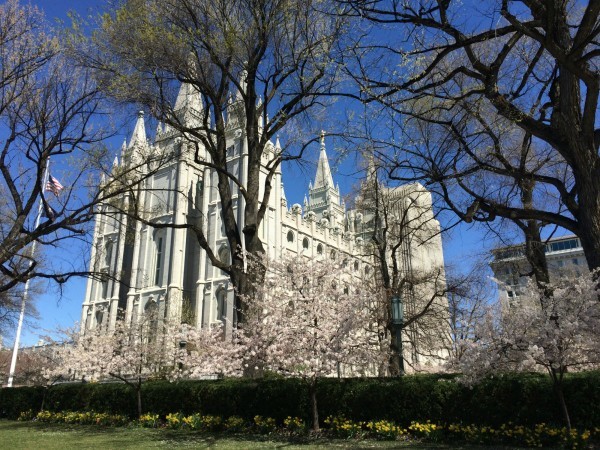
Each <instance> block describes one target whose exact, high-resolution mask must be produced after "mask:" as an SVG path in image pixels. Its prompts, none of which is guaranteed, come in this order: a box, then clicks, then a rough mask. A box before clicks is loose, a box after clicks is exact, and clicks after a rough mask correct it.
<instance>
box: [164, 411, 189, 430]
mask: <svg viewBox="0 0 600 450" xmlns="http://www.w3.org/2000/svg"><path fill="white" fill-rule="evenodd" d="M165 419H166V426H167V428H172V429H174V430H178V429H179V428H181V427H184V426H186V425H187V423H186V421H185V420H184V419H185V416H184V415H183V414H182V413H171V414H167V417H166V418H165Z"/></svg>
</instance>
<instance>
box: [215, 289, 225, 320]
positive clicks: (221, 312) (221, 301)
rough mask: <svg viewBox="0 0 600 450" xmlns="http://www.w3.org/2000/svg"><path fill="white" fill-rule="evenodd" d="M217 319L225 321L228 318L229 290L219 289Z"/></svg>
mask: <svg viewBox="0 0 600 450" xmlns="http://www.w3.org/2000/svg"><path fill="white" fill-rule="evenodd" d="M216 319H217V320H220V321H221V322H224V321H225V319H227V291H226V290H225V289H219V290H218V291H217V317H216Z"/></svg>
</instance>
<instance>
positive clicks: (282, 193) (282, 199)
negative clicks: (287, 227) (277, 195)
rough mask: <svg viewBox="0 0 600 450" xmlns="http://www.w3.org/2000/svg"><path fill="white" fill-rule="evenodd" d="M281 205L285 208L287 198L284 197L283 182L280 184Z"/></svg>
mask: <svg viewBox="0 0 600 450" xmlns="http://www.w3.org/2000/svg"><path fill="white" fill-rule="evenodd" d="M281 204H282V205H283V206H287V198H286V197H285V189H284V188H283V181H282V182H281Z"/></svg>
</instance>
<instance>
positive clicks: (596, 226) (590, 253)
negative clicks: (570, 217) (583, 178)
mask: <svg viewBox="0 0 600 450" xmlns="http://www.w3.org/2000/svg"><path fill="white" fill-rule="evenodd" d="M586 190H587V188H586ZM591 195H595V198H594V199H593V200H592V202H593V203H594V205H593V207H589V206H588V207H586V208H582V209H581V211H580V213H579V217H578V219H579V223H580V224H581V225H580V230H579V233H578V235H579V238H580V239H581V245H582V247H583V252H584V254H585V259H586V261H587V265H588V268H589V269H590V270H594V269H598V268H600V205H599V204H597V203H598V202H600V188H599V189H598V190H597V191H595V194H593V193H590V196H591ZM588 205H589V203H588Z"/></svg>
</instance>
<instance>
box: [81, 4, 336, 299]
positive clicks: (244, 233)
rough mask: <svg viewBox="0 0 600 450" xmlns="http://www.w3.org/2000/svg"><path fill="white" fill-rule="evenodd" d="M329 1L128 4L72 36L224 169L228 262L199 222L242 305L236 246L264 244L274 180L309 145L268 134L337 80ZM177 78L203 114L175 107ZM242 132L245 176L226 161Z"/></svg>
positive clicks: (125, 94)
mask: <svg viewBox="0 0 600 450" xmlns="http://www.w3.org/2000/svg"><path fill="white" fill-rule="evenodd" d="M333 8H334V5H332V4H331V3H329V2H328V1H322V0H281V1H271V0H260V1H249V0H235V1H224V0H223V1H216V2H209V1H205V0H167V1H162V0H161V1H158V0H128V1H125V2H123V4H122V7H120V8H119V9H117V10H116V11H112V12H110V13H108V14H106V15H104V16H103V17H102V19H101V25H100V28H99V29H98V30H97V31H96V33H95V35H94V36H93V38H92V40H91V41H90V42H88V41H85V40H84V43H83V44H82V43H81V42H80V41H79V40H74V42H76V44H77V45H76V49H75V50H76V52H77V54H78V55H79V58H80V61H81V62H82V63H83V64H84V65H86V66H87V67H91V68H93V69H94V70H95V73H96V77H97V80H99V82H100V84H101V86H102V88H103V89H104V91H105V92H107V93H108V94H109V95H111V96H113V98H115V99H116V100H117V101H121V102H133V103H136V104H138V105H142V106H143V107H144V108H145V109H147V110H149V111H150V112H151V113H152V114H153V115H154V116H155V117H156V118H157V119H158V120H160V121H162V122H165V123H166V124H167V125H168V126H170V127H172V128H173V129H176V130H178V131H179V132H181V133H182V135H183V137H184V138H185V139H186V141H187V144H188V145H187V146H186V148H188V151H191V152H194V159H195V162H196V163H198V164H200V165H205V166H208V167H211V168H212V169H214V170H215V171H216V172H217V177H218V194H219V199H220V203H221V207H222V213H221V214H222V220H223V224H224V231H225V234H226V236H227V239H228V243H229V248H230V249H231V260H230V261H222V260H221V259H220V258H219V256H218V254H217V252H216V249H213V248H211V246H210V244H209V242H208V240H207V237H206V235H205V232H204V230H203V229H201V228H199V227H191V228H192V231H193V232H194V233H195V234H196V237H197V238H198V242H199V244H200V246H201V247H202V248H203V249H204V250H205V251H206V254H207V256H208V258H209V259H210V260H211V262H212V264H213V265H214V266H216V267H218V268H220V269H221V270H223V271H224V272H226V273H228V274H229V275H230V277H231V280H232V282H233V284H234V286H235V288H236V295H238V297H237V305H238V308H239V306H240V303H239V294H243V293H245V292H246V290H247V289H248V286H249V284H248V274H247V270H246V265H245V258H244V253H243V252H240V251H239V250H240V249H243V250H245V251H246V252H248V253H249V254H257V253H261V252H263V244H262V242H261V240H260V238H259V227H260V224H261V222H262V220H263V218H264V216H265V213H266V211H267V207H268V204H269V201H268V200H269V196H270V195H271V191H272V189H273V186H272V179H273V176H274V174H275V172H276V170H277V169H278V168H279V165H280V163H281V161H282V160H285V159H290V158H298V157H300V156H301V154H302V150H303V148H304V147H305V145H306V142H305V143H304V144H305V145H304V146H302V145H301V146H300V148H297V150H298V151H297V153H293V154H292V153H291V152H286V151H285V149H284V150H281V149H280V148H276V149H275V151H274V152H269V151H268V148H269V145H270V144H269V142H270V141H271V140H272V139H274V138H275V137H276V136H277V134H278V133H279V132H281V131H282V130H284V127H286V125H288V130H289V131H290V134H291V135H293V134H294V132H293V129H294V127H292V128H290V127H289V125H291V123H294V124H295V125H296V126H298V125H299V124H301V123H302V120H304V119H306V118H307V117H308V116H307V114H308V113H309V112H310V111H312V110H315V109H318V108H316V107H318V106H322V95H324V94H327V93H329V92H330V91H331V89H332V86H334V85H335V83H336V81H337V73H338V66H337V65H336V64H334V62H333V56H334V55H336V54H337V53H338V52H339V51H340V48H342V47H343V40H344V33H345V26H346V19H345V18H343V17H342V16H335V15H331V14H328V13H329V12H332V10H333ZM181 83H184V84H185V85H186V86H187V87H188V89H189V93H190V95H191V96H195V97H196V98H198V99H199V101H198V103H197V105H198V107H197V108H196V111H195V120H192V121H190V120H187V118H186V117H181V115H180V114H178V113H177V111H174V102H173V100H174V95H173V92H174V89H178V88H179V86H180V84H181ZM235 129H237V130H239V131H241V135H238V138H240V139H241V140H242V141H245V142H246V143H247V144H246V148H245V151H247V155H248V156H247V164H246V166H245V168H244V170H242V174H241V176H239V175H238V174H237V173H235V172H234V171H233V170H232V167H231V165H228V164H227V163H226V159H227V143H228V140H230V139H231V138H232V133H233V131H232V130H235ZM296 129H297V127H296ZM271 142H272V141H271ZM203 152H206V153H207V155H208V157H207V158H204V157H202V155H203ZM263 166H266V167H267V174H266V176H264V175H261V167H263ZM237 192H239V195H240V197H241V201H240V202H239V204H240V208H241V209H242V210H243V214H242V215H241V216H240V215H238V214H236V212H235V205H236V202H235V201H234V196H235V195H236V193H237Z"/></svg>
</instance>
